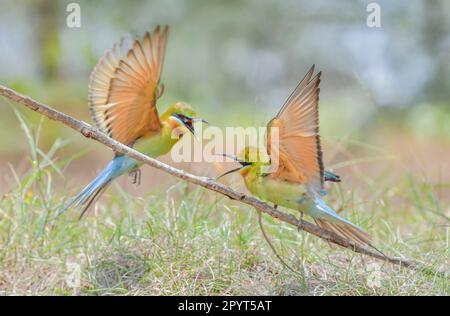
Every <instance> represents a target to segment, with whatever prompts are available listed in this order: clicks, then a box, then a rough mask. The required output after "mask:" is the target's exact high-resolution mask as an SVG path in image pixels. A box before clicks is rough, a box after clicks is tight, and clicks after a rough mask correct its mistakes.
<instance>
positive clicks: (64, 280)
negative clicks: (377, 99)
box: [0, 121, 450, 295]
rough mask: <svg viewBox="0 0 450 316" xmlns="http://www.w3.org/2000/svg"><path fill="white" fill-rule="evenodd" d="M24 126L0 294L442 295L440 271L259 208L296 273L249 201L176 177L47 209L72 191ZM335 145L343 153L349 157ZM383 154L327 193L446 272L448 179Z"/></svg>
mask: <svg viewBox="0 0 450 316" xmlns="http://www.w3.org/2000/svg"><path fill="white" fill-rule="evenodd" d="M22 128H23V129H24V130H25V131H26V134H27V135H28V138H27V139H28V142H29V145H30V149H31V150H30V160H29V166H28V168H27V170H26V172H24V173H23V174H21V175H16V174H15V173H14V172H13V171H11V172H12V173H11V174H12V175H13V176H12V178H13V179H15V183H16V184H15V186H14V187H13V189H12V190H10V191H9V192H8V193H6V194H4V195H3V197H2V199H1V200H0V294H1V295H14V294H26V295H27V294H39V295H53V294H56V295H72V294H78V295H111V294H116V295H220V294H222V295H231V294H234V295H271V294H273V295H449V294H450V291H449V282H448V278H443V277H438V276H433V275H427V274H423V273H420V272H416V271H411V270H407V269H403V268H399V267H396V266H392V265H390V264H384V263H382V262H379V261H375V260H372V259H369V258H366V257H362V256H359V255H355V254H354V253H352V252H351V251H348V250H343V249H335V248H330V247H329V246H328V245H327V244H326V243H324V242H323V241H321V240H318V239H317V238H315V237H313V236H310V235H308V234H306V233H303V232H300V233H298V232H297V230H296V229H295V228H292V227H289V226H288V225H285V224H280V223H278V222H276V221H274V220H272V219H269V218H266V217H265V226H266V229H267V230H268V231H269V232H270V234H271V236H272V240H273V241H274V243H275V245H276V247H277V248H278V249H279V251H280V253H281V254H282V255H283V257H284V258H285V259H286V260H288V261H289V262H290V264H291V265H292V266H293V267H294V268H295V269H296V270H297V271H298V272H297V273H292V272H290V271H289V270H286V269H285V268H283V266H282V265H281V264H280V263H279V262H278V260H277V259H276V257H275V256H274V255H273V254H272V252H271V251H270V248H269V247H268V245H267V244H266V242H265V241H264V239H263V237H262V235H261V232H260V231H259V228H258V224H257V216H256V212H255V211H254V210H253V209H251V208H249V207H247V206H245V205H242V204H238V203H235V202H230V201H229V200H227V199H226V198H224V197H221V196H217V195H214V194H212V193H209V192H206V191H205V190H203V189H199V188H195V187H193V186H190V185H187V184H185V183H181V182H172V183H173V186H172V187H171V189H170V190H169V191H168V192H167V193H166V192H165V191H163V190H162V189H161V190H160V192H158V191H153V192H151V193H150V194H147V195H146V196H144V197H142V198H141V197H134V196H131V195H130V194H127V193H125V192H124V191H123V190H122V189H121V188H120V186H118V185H116V186H115V188H114V189H112V190H110V191H109V192H108V193H107V194H106V197H105V198H103V199H102V200H101V201H100V203H98V204H97V206H96V208H95V210H94V212H93V214H92V213H91V214H90V216H88V217H87V218H85V219H84V220H83V221H81V222H78V221H76V220H74V218H76V215H77V210H71V212H69V214H67V216H66V217H64V216H63V217H59V218H55V214H56V213H57V211H58V210H59V209H60V208H61V206H62V205H63V204H64V201H65V200H66V196H67V195H68V194H63V193H65V189H61V188H60V186H59V185H56V184H55V181H57V179H58V178H60V177H61V174H64V170H65V169H64V168H65V166H66V165H67V162H65V161H60V162H58V161H56V159H55V153H56V152H57V151H58V150H59V148H60V147H61V144H57V145H55V147H54V148H53V149H51V150H49V151H47V152H45V153H44V152H43V151H41V150H40V149H39V147H38V146H37V145H36V144H37V138H38V137H39V136H38V135H36V133H33V132H32V131H31V130H30V129H29V128H28V127H27V125H26V124H25V122H23V121H22ZM37 134H38V133H37ZM349 144H350V145H348V146H347V147H346V148H350V149H351V146H354V144H353V145H352V144H351V143H349ZM350 149H349V150H350ZM366 149H367V148H366ZM370 150H372V149H370ZM370 150H369V151H370ZM340 152H341V154H340V155H341V156H340V157H339V158H340V159H338V160H339V161H351V160H350V159H349V157H346V156H345V151H340ZM386 161H390V159H386V160H385V161H384V162H386ZM396 161H397V162H398V159H397V160H396ZM382 165H383V167H382V168H380V169H376V168H370V169H367V170H366V169H365V168H364V164H361V163H358V162H354V163H349V164H348V165H347V167H345V168H346V169H341V171H342V172H341V173H343V174H346V175H347V177H346V182H345V183H343V184H341V185H335V186H333V187H330V191H331V192H330V194H329V200H328V201H329V203H330V204H332V206H333V207H335V208H336V209H345V210H346V211H344V213H343V215H344V216H345V217H346V218H349V219H350V220H352V221H354V222H355V223H358V224H360V225H362V226H363V227H365V228H366V229H367V230H368V231H370V232H371V234H372V235H373V236H374V239H375V242H376V244H377V246H378V247H379V248H381V249H382V250H383V251H385V252H389V253H391V254H394V255H398V256H405V257H409V258H414V259H417V260H420V261H423V262H425V263H426V264H427V265H429V266H431V267H433V268H435V269H438V270H441V271H442V270H443V271H446V270H447V271H448V258H449V256H448V255H449V253H448V251H449V231H448V229H449V226H448V225H449V204H448V202H449V196H448V190H449V188H450V185H449V183H448V182H446V181H447V180H446V179H444V180H442V181H441V182H437V181H436V180H429V179H427V178H426V177H424V176H423V175H424V173H419V172H418V173H417V174H419V176H418V175H416V173H412V172H411V169H410V168H398V164H396V163H392V164H391V163H384V164H382ZM12 170H13V169H12ZM172 181H174V180H172ZM229 181H230V182H234V181H236V182H238V178H236V179H230V180H229ZM358 184H359V185H358ZM350 188H354V189H350ZM71 191H72V190H71ZM347 210H351V211H347ZM78 272H79V274H78ZM78 276H79V280H78ZM78 281H79V283H78Z"/></svg>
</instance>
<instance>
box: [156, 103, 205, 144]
mask: <svg viewBox="0 0 450 316" xmlns="http://www.w3.org/2000/svg"><path fill="white" fill-rule="evenodd" d="M161 121H163V122H166V123H167V124H168V125H169V126H170V127H171V128H172V129H174V130H175V129H176V130H177V131H178V132H179V134H180V135H179V136H180V137H181V136H183V135H184V134H185V133H186V132H191V133H192V134H194V122H196V121H201V122H204V123H208V122H207V121H205V120H202V119H200V118H197V117H195V110H194V108H193V107H192V106H191V105H190V104H187V103H184V102H177V103H174V104H172V105H171V106H169V108H168V109H167V110H166V111H165V112H164V113H163V115H161Z"/></svg>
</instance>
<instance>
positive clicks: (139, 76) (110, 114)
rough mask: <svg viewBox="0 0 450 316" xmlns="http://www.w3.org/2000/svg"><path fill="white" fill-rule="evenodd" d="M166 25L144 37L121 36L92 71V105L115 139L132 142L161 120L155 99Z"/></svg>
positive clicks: (159, 90) (159, 88) (96, 118)
mask: <svg viewBox="0 0 450 316" xmlns="http://www.w3.org/2000/svg"><path fill="white" fill-rule="evenodd" d="M167 32H168V28H167V26H166V27H165V28H164V29H163V30H162V31H161V29H160V27H159V26H158V27H156V28H155V30H154V31H153V33H152V34H150V33H148V32H147V33H146V34H145V36H144V38H143V40H142V41H139V40H138V39H135V40H134V41H133V42H131V43H127V41H126V40H125V39H122V40H121V41H120V43H118V44H115V45H114V46H113V48H112V50H110V51H106V52H105V54H104V55H103V57H102V58H101V59H100V61H99V62H98V64H97V65H96V66H95V68H94V70H93V71H92V74H91V79H90V83H89V93H88V98H89V108H90V111H91V116H92V119H93V120H94V121H95V123H96V125H97V127H98V128H99V129H100V130H102V131H103V132H105V133H107V134H108V135H109V136H110V137H112V138H114V139H115V140H117V141H119V142H121V143H124V144H127V145H130V144H132V143H134V142H135V141H136V140H137V139H138V138H140V137H142V136H145V135H148V134H151V133H155V132H157V131H158V130H159V129H160V128H161V122H160V120H159V117H158V112H157V109H156V100H157V99H158V97H159V96H160V94H161V93H162V85H159V78H160V75H161V70H162V65H163V60H164V51H165V48H166V43H167Z"/></svg>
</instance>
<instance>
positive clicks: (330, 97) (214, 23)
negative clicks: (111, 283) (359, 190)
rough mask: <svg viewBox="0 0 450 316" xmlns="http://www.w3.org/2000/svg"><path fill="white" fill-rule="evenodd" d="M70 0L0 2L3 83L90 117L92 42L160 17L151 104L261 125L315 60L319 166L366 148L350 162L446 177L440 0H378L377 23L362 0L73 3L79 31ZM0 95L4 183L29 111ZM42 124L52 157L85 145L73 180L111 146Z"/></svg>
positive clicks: (446, 76) (96, 48)
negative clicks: (158, 90)
mask: <svg viewBox="0 0 450 316" xmlns="http://www.w3.org/2000/svg"><path fill="white" fill-rule="evenodd" d="M70 2H73V1H50V0H49V1H44V0H39V1H17V0H15V1H11V0H3V1H2V3H1V5H0V6H1V10H0V35H1V36H0V52H1V53H0V82H1V83H2V84H4V85H7V86H10V87H12V88H14V89H17V90H18V91H20V92H22V93H24V94H27V95H30V96H31V97H33V98H35V99H36V100H39V101H42V102H45V103H47V104H49V105H51V106H54V107H55V108H57V109H59V110H61V111H63V112H66V113H68V114H70V115H73V116H75V117H77V118H80V119H82V120H85V121H87V122H90V123H92V121H91V119H90V117H89V112H88V107H87V86H88V80H89V74H90V71H91V70H92V69H93V67H94V66H95V64H96V62H97V60H98V59H99V58H100V57H101V55H102V54H103V52H104V51H105V50H106V49H109V48H110V47H112V44H113V43H114V42H116V41H118V39H119V38H120V37H122V36H124V35H126V34H130V35H139V36H141V35H142V34H143V33H144V32H145V31H147V30H152V29H153V28H154V27H155V25H157V24H168V25H169V26H170V35H169V43H168V48H167V54H166V59H165V64H164V70H163V76H162V80H163V82H164V84H165V87H166V89H165V94H164V96H163V98H162V99H160V103H159V106H160V107H161V108H164V107H165V106H167V105H168V104H170V103H171V102H173V101H177V100H184V101H186V102H189V103H191V104H193V105H194V106H195V107H196V108H197V109H198V112H199V114H201V116H202V117H204V118H206V119H208V120H209V121H210V122H211V123H212V124H214V125H219V126H238V125H245V126H248V125H256V126H261V125H263V124H265V122H267V121H268V120H269V119H270V118H271V117H272V116H273V115H274V114H275V113H276V111H277V109H278V108H279V107H280V106H281V104H282V103H283V102H284V100H285V99H286V98H287V96H288V95H289V93H290V92H291V91H292V89H293V88H294V87H295V86H296V84H297V83H298V81H299V80H300V79H301V78H302V77H303V75H304V73H305V72H306V71H307V70H308V69H309V67H310V66H311V65H312V64H316V67H317V68H318V69H319V70H322V71H323V80H322V83H321V103H320V106H321V130H322V132H321V133H322V139H323V142H324V147H325V160H326V162H327V163H330V164H331V163H332V162H333V163H337V165H336V166H337V167H339V163H340V162H342V161H348V160H349V159H353V158H356V159H363V160H364V159H365V158H367V157H369V159H368V160H369V163H367V162H366V164H363V165H362V166H361V167H362V168H373V169H374V170H376V171H374V172H375V173H376V172H378V170H379V169H380V168H383V167H384V166H385V165H386V164H387V162H386V159H387V160H390V159H391V158H392V157H394V159H396V161H397V162H398V166H397V167H396V168H395V169H398V168H404V167H405V168H406V170H407V171H408V172H409V171H410V172H412V173H414V174H417V173H418V172H419V173H420V174H421V175H422V176H423V177H424V179H425V178H426V179H425V180H426V181H429V182H430V181H431V182H433V181H434V180H435V181H437V182H439V183H442V182H443V183H444V184H445V183H448V182H450V180H449V174H450V168H449V163H448V161H450V101H449V100H450V33H449V30H450V2H448V1H445V0H435V1H419V0H416V1H406V0H405V1H395V2H392V1H377V3H378V4H379V5H380V8H381V27H380V28H370V27H368V26H367V23H366V18H367V16H368V14H369V13H368V12H367V11H366V7H367V4H368V3H370V2H371V1H297V0H295V1H291V0H287V1H268V0H258V1H256V0H250V1H206V0H205V1H181V0H175V1H174V0H172V1H130V2H125V1H76V3H78V4H79V5H80V7H81V27H80V28H69V27H68V26H67V24H66V18H67V15H68V14H69V13H68V12H66V7H67V4H69V3H70ZM0 105H1V107H0V109H1V114H2V115H1V116H0V124H1V126H2V129H1V130H0V155H1V159H0V162H1V169H0V171H1V172H2V179H1V181H0V190H1V192H5V191H7V190H8V189H9V188H10V186H11V179H12V176H11V172H10V169H11V168H13V169H15V170H18V172H19V173H20V170H21V168H23V169H24V168H26V166H27V165H28V164H29V161H28V158H27V154H25V153H28V144H27V142H26V138H25V136H24V133H23V131H22V130H21V128H20V124H19V122H18V120H17V119H16V117H15V114H14V111H13V108H18V109H19V110H20V111H21V113H22V114H23V115H24V116H25V117H26V119H27V120H28V121H29V122H30V124H31V126H33V127H34V128H37V126H38V122H39V120H40V117H39V115H36V114H35V113H31V111H27V110H24V109H22V108H20V107H17V106H14V107H11V106H9V104H8V102H7V101H6V100H5V99H1V100H0ZM41 135H42V137H41V140H40V146H41V147H43V148H44V149H45V148H49V147H50V146H51V144H52V143H53V142H54V141H55V139H56V138H62V139H67V138H70V139H71V140H72V142H71V143H70V145H69V146H66V147H65V149H64V150H63V151H61V152H60V153H59V155H58V157H59V158H64V157H65V158H67V157H70V156H71V155H73V154H74V153H79V154H80V156H81V155H82V157H81V158H80V159H79V160H78V161H77V162H74V163H73V164H71V165H70V167H69V168H68V169H67V173H68V174H73V175H74V177H71V178H70V179H71V181H72V183H74V186H75V187H76V186H77V185H78V184H81V183H84V182H85V181H86V180H87V179H89V178H91V177H92V176H93V175H94V174H95V173H96V172H97V171H98V169H99V168H100V167H101V166H103V165H104V164H105V163H106V161H107V160H108V159H109V158H110V157H111V154H110V152H109V151H108V150H107V149H105V148H104V147H103V146H101V145H98V144H95V143H94V142H91V141H88V140H85V139H83V138H82V137H80V136H79V135H76V134H74V132H73V131H71V130H69V129H68V128H66V127H64V126H62V125H60V124H56V123H54V122H49V121H44V123H43V125H42V131H41ZM362 144H364V145H362ZM368 151H369V153H368ZM380 153H381V154H380ZM380 155H381V156H382V159H381V160H382V161H381V162H380V161H378V162H377V157H378V158H379V156H380ZM386 157H387V158H386ZM372 158H374V159H372ZM370 161H372V162H370ZM8 163H9V164H10V166H9V165H8ZM86 166H89V168H87V167H86ZM340 167H341V168H345V167H346V165H340ZM402 171H404V170H403V169H402ZM152 172H153V171H152ZM344 172H345V171H344ZM433 179H434V180H433ZM443 190H446V191H445V192H444V193H441V195H442V194H443V195H445V196H448V188H447V187H446V186H445V185H444V189H443Z"/></svg>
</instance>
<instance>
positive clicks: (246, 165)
mask: <svg viewBox="0 0 450 316" xmlns="http://www.w3.org/2000/svg"><path fill="white" fill-rule="evenodd" d="M223 156H226V157H228V158H231V159H233V160H234V161H236V162H238V163H239V164H240V166H239V167H238V168H236V169H232V170H230V171H227V172H225V173H224V174H222V175H221V176H219V178H221V177H223V176H225V175H227V174H230V173H233V172H235V171H239V173H240V174H241V175H242V176H243V177H245V176H246V175H247V174H248V172H249V171H250V169H251V168H252V167H253V168H258V170H259V169H260V167H262V166H266V165H270V159H269V158H268V156H267V154H266V152H265V151H263V150H260V149H258V148H256V147H252V146H246V147H245V148H244V149H243V150H241V151H240V152H239V154H238V155H237V157H234V156H230V155H225V154H224V155H223Z"/></svg>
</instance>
